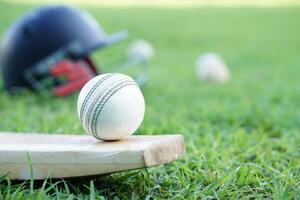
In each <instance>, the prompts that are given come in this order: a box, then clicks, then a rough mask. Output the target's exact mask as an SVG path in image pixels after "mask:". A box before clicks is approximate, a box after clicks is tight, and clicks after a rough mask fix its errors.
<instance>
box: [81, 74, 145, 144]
mask: <svg viewBox="0 0 300 200" xmlns="http://www.w3.org/2000/svg"><path fill="white" fill-rule="evenodd" d="M144 112H145V101H144V97H143V94H142V92H141V90H140V88H139V87H138V85H137V84H136V82H135V81H134V80H133V79H132V78H131V77H129V76H126V75H124V74H119V73H109V74H101V75H98V76H96V77H94V78H93V79H91V80H90V81H89V82H87V83H86V84H85V85H84V87H83V88H82V90H81V91H80V94H79V97H78V100H77V113H78V116H79V119H80V122H81V124H82V126H83V128H84V129H85V130H86V131H87V132H88V133H89V134H91V135H92V136H94V137H95V138H97V139H101V140H120V139H124V138H126V137H127V136H129V135H131V134H132V133H134V132H135V131H136V129H137V128H138V127H139V126H140V125H141V123H142V121H143V118H144Z"/></svg>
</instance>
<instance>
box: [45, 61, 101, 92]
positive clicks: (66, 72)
mask: <svg viewBox="0 0 300 200" xmlns="http://www.w3.org/2000/svg"><path fill="white" fill-rule="evenodd" d="M50 74H51V75H52V76H64V77H66V79H67V83H66V84H64V85H60V86H57V87H56V88H54V90H53V92H54V95H56V96H67V95H70V94H72V93H74V92H76V91H77V90H80V89H81V88H82V87H83V86H84V85H85V84H86V83H87V82H88V81H89V80H91V79H92V78H93V77H95V76H96V74H95V72H94V70H93V69H91V68H90V66H89V65H88V64H87V63H85V62H84V61H77V62H71V61H68V60H63V61H61V62H59V63H58V64H56V65H55V66H53V67H52V68H51V70H50Z"/></svg>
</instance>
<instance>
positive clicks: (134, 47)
mask: <svg viewBox="0 0 300 200" xmlns="http://www.w3.org/2000/svg"><path fill="white" fill-rule="evenodd" d="M127 55H128V56H129V57H130V58H141V59H144V60H150V59H151V58H152V57H153V56H154V48H153V46H152V45H151V44H150V43H149V42H147V41H145V40H136V41H134V42H133V43H132V44H131V45H130V46H129V47H128V49H127Z"/></svg>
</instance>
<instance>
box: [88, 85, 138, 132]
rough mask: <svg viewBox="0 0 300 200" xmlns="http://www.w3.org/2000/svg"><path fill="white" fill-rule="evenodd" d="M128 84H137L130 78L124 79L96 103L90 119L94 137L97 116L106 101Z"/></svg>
mask: <svg viewBox="0 0 300 200" xmlns="http://www.w3.org/2000/svg"><path fill="white" fill-rule="evenodd" d="M129 85H134V86H137V85H136V83H135V82H134V81H132V80H126V81H124V82H121V83H120V84H118V85H117V86H115V87H114V88H112V89H111V91H110V92H109V93H107V94H106V96H104V97H103V98H102V99H101V101H100V102H99V103H98V104H97V107H96V111H95V115H93V119H92V123H91V131H92V134H93V135H94V136H95V137H96V138H99V137H98V133H97V121H98V118H99V116H100V114H101V112H102V110H103V108H104V106H105V105H106V103H107V102H108V101H109V99H110V98H111V97H112V96H113V95H114V94H116V93H117V92H118V91H120V90H121V89H122V88H124V87H126V86H129Z"/></svg>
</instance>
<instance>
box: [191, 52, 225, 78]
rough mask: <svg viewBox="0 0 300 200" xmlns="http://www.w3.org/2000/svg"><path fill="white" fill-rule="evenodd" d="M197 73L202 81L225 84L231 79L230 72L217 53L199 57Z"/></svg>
mask: <svg viewBox="0 0 300 200" xmlns="http://www.w3.org/2000/svg"><path fill="white" fill-rule="evenodd" d="M196 73H197V77H198V78H199V79H200V80H204V81H214V82H219V83H225V82H227V81H229V79H230V72H229V69H228V67H227V66H226V64H225V62H224V61H223V59H222V58H221V57H220V56H219V55H218V54H216V53H206V54H203V55H201V56H199V58H198V60H197V62H196Z"/></svg>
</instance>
